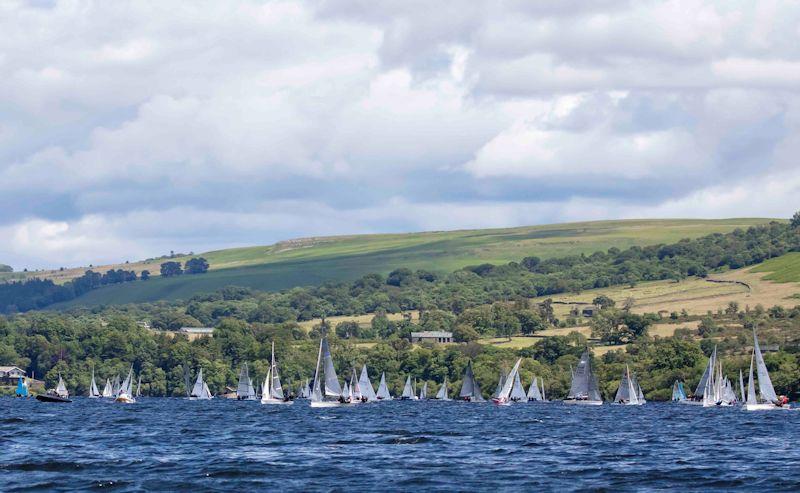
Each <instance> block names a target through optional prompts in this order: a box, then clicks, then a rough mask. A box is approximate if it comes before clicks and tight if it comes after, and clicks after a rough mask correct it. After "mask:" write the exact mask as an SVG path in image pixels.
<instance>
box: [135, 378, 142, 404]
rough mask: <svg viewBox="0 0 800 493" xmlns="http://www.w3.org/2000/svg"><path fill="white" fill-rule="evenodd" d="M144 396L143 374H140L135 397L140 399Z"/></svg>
mask: <svg viewBox="0 0 800 493" xmlns="http://www.w3.org/2000/svg"><path fill="white" fill-rule="evenodd" d="M141 396H142V374H141V373H140V374H139V378H138V379H137V380H136V395H135V397H136V398H137V399H138V398H139V397H141Z"/></svg>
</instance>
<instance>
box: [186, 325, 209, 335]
mask: <svg viewBox="0 0 800 493" xmlns="http://www.w3.org/2000/svg"><path fill="white" fill-rule="evenodd" d="M178 330H179V331H180V332H188V333H190V334H211V333H212V332H214V327H181V328H180V329H178Z"/></svg>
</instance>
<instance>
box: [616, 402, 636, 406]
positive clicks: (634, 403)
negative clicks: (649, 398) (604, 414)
mask: <svg viewBox="0 0 800 493" xmlns="http://www.w3.org/2000/svg"><path fill="white" fill-rule="evenodd" d="M611 405H612V406H644V402H612V403H611Z"/></svg>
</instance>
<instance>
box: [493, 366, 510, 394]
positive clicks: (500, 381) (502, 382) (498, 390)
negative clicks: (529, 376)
mask: <svg viewBox="0 0 800 493" xmlns="http://www.w3.org/2000/svg"><path fill="white" fill-rule="evenodd" d="M512 383H513V382H512ZM505 384H506V374H505V373H503V372H502V371H501V372H500V378H499V379H498V381H497V387H496V388H495V389H494V394H492V398H498V397H500V394H501V393H502V392H503V386H504V385H505Z"/></svg>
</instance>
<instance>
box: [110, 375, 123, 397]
mask: <svg viewBox="0 0 800 493" xmlns="http://www.w3.org/2000/svg"><path fill="white" fill-rule="evenodd" d="M121 385H122V384H121V383H120V380H119V375H117V376H116V377H114V383H112V384H111V397H112V398H113V399H116V398H117V396H118V395H119V388H120V386H121Z"/></svg>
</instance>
